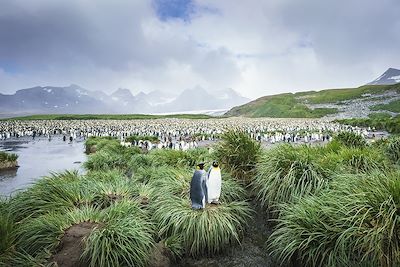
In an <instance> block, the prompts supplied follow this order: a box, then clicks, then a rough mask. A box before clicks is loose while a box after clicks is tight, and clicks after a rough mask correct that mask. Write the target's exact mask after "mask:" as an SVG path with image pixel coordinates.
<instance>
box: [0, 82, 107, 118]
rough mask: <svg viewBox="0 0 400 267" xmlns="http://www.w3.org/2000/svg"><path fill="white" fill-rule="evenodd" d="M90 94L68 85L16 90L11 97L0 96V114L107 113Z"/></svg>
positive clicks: (100, 102)
mask: <svg viewBox="0 0 400 267" xmlns="http://www.w3.org/2000/svg"><path fill="white" fill-rule="evenodd" d="M90 94H91V92H90V91H88V90H86V89H83V88H82V87H79V86H78V85H70V86H67V87H53V86H45V87H42V86H37V87H33V88H28V89H22V90H18V91H17V92H16V93H15V94H13V95H0V112H1V113H13V114H14V113H15V114H17V113H32V114H34V113H73V114H77V113H92V112H93V111H94V110H98V113H107V112H110V110H108V109H107V107H105V106H104V103H103V102H102V101H100V100H98V99H95V98H94V97H92V96H90Z"/></svg>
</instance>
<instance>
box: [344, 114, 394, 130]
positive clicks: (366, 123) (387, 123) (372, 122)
mask: <svg viewBox="0 0 400 267" xmlns="http://www.w3.org/2000/svg"><path fill="white" fill-rule="evenodd" d="M338 122H339V123H342V124H347V125H352V126H359V127H371V128H375V129H377V130H384V131H388V132H389V133H392V134H399V133H400V115H397V116H396V117H391V118H387V119H384V118H377V119H370V118H369V119H345V120H338Z"/></svg>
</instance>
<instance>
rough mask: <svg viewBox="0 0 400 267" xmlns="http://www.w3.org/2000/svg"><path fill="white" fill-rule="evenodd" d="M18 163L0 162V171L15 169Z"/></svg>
mask: <svg viewBox="0 0 400 267" xmlns="http://www.w3.org/2000/svg"><path fill="white" fill-rule="evenodd" d="M18 167H19V166H18V162H17V161H16V160H14V161H1V162H0V171H6V170H12V169H17V168H18Z"/></svg>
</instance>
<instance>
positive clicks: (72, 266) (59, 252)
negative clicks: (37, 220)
mask: <svg viewBox="0 0 400 267" xmlns="http://www.w3.org/2000/svg"><path fill="white" fill-rule="evenodd" d="M97 226H98V225H97V224H95V223H91V222H82V223H80V224H75V225H73V226H71V227H70V228H68V229H67V230H66V231H65V234H64V236H63V237H62V238H61V241H60V244H59V245H58V247H57V249H56V251H55V253H54V254H53V255H52V256H51V258H50V260H49V263H50V264H51V263H55V264H56V266H60V267H84V266H88V265H89V264H88V263H87V262H82V261H81V259H80V258H81V255H82V253H83V251H84V246H83V240H84V239H85V238H86V237H87V236H89V234H90V233H91V232H92V230H93V229H94V228H95V227H97Z"/></svg>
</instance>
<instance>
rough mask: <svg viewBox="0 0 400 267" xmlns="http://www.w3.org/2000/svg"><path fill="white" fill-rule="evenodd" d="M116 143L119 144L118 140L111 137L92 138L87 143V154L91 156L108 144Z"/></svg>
mask: <svg viewBox="0 0 400 267" xmlns="http://www.w3.org/2000/svg"><path fill="white" fill-rule="evenodd" d="M110 143H115V144H118V143H119V142H118V140H117V139H115V138H113V137H110V136H105V137H100V136H91V137H89V138H88V139H86V141H85V153H86V154H90V153H92V152H94V151H97V150H100V149H101V148H102V147H104V146H105V145H106V144H110Z"/></svg>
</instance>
